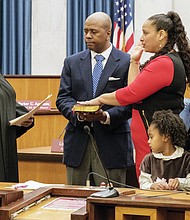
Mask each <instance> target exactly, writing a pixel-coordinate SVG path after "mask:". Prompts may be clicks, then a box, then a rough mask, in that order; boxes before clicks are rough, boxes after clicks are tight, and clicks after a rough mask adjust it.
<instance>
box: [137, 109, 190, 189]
mask: <svg viewBox="0 0 190 220" xmlns="http://www.w3.org/2000/svg"><path fill="white" fill-rule="evenodd" d="M186 135H187V133H186V127H185V124H184V123H183V121H182V119H181V118H180V117H179V116H178V115H176V114H173V113H172V111H171V110H162V111H156V112H155V113H154V114H153V120H152V122H151V124H150V126H149V128H148V136H149V139H148V144H149V146H150V148H151V150H152V152H151V153H150V154H148V155H146V156H145V157H144V159H143V161H142V163H141V167H140V172H141V173H140V177H139V183H140V188H141V189H154V190H184V189H187V188H190V153H189V152H187V151H185V150H184V147H185V141H186Z"/></svg>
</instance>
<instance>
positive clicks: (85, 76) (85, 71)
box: [79, 50, 92, 99]
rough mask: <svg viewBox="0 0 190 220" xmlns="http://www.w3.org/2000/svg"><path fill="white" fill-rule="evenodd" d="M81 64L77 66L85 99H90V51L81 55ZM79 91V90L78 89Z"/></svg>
mask: <svg viewBox="0 0 190 220" xmlns="http://www.w3.org/2000/svg"><path fill="white" fill-rule="evenodd" d="M80 59H81V62H80V64H79V72H80V74H81V79H82V81H83V84H84V88H85V90H86V93H87V99H91V98H92V67H91V56H90V51H89V50H87V51H85V52H84V53H82V54H81V57H80ZM79 89H80V88H79Z"/></svg>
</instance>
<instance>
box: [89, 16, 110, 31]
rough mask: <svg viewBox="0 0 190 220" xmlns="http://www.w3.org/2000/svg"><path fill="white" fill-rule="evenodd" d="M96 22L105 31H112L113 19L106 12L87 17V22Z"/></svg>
mask: <svg viewBox="0 0 190 220" xmlns="http://www.w3.org/2000/svg"><path fill="white" fill-rule="evenodd" d="M92 20H93V21H94V22H98V23H99V22H100V23H101V24H102V25H103V26H104V28H105V29H108V30H110V31H111V29H112V21H111V18H110V17H109V15H107V14H106V13H104V12H95V13H93V14H91V15H90V16H88V17H87V19H86V22H89V21H92Z"/></svg>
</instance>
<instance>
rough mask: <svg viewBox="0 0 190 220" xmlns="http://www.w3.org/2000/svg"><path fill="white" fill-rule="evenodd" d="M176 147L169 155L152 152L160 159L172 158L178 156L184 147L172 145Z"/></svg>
mask: <svg viewBox="0 0 190 220" xmlns="http://www.w3.org/2000/svg"><path fill="white" fill-rule="evenodd" d="M174 147H175V148H176V150H175V152H174V153H173V154H172V155H170V156H164V155H163V154H162V153H152V154H153V156H154V157H155V158H158V159H162V160H172V159H173V160H174V159H176V158H179V157H181V156H182V154H183V153H184V149H183V148H182V147H178V146H174Z"/></svg>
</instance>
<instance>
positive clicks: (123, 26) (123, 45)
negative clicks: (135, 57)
mask: <svg viewBox="0 0 190 220" xmlns="http://www.w3.org/2000/svg"><path fill="white" fill-rule="evenodd" d="M124 20H125V19H124V15H123V19H122V30H123V43H122V51H124V52H125V25H124V22H125V21H124Z"/></svg>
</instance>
